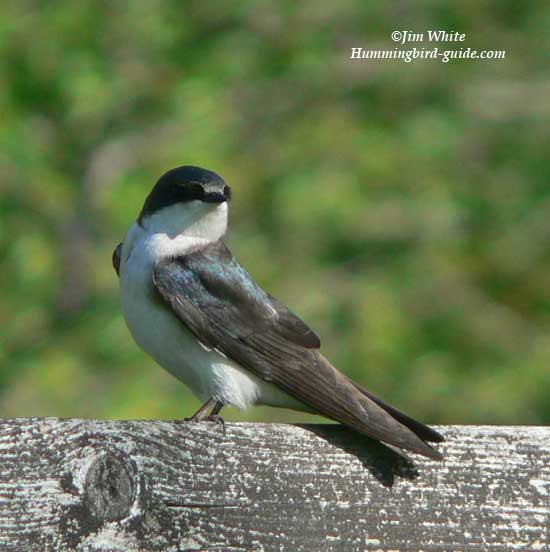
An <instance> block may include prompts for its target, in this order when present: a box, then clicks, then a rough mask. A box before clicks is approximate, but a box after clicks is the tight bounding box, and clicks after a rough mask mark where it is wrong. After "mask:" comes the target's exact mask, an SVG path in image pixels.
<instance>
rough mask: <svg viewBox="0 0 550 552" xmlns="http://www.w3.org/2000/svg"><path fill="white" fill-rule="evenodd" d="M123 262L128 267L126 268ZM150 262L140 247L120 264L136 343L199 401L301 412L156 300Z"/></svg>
mask: <svg viewBox="0 0 550 552" xmlns="http://www.w3.org/2000/svg"><path fill="white" fill-rule="evenodd" d="M122 263H124V265H123V264H122ZM151 266H152V264H151V262H150V260H149V259H147V258H146V249H141V248H136V249H135V250H134V251H133V253H132V255H131V256H130V258H129V259H128V260H127V262H126V259H124V258H123V259H122V260H121V273H120V276H121V280H120V284H121V285H120V298H121V306H122V312H123V314H124V318H125V319H126V324H127V325H128V328H129V330H130V333H131V334H132V336H133V338H134V339H135V341H136V343H137V344H138V345H139V346H140V347H141V348H142V349H143V350H144V351H145V352H146V353H147V354H149V355H150V356H152V357H153V358H154V359H155V360H156V361H157V362H158V363H159V364H160V365H161V366H162V367H163V368H165V369H166V370H168V372H170V373H171V374H173V375H174V376H175V377H176V378H178V379H179V380H180V381H182V382H183V383H185V384H186V385H187V386H188V387H189V388H190V389H191V391H193V393H194V394H195V395H196V396H197V397H199V398H200V399H201V400H207V399H209V398H210V397H215V398H216V399H218V400H220V401H221V402H223V403H224V404H228V405H233V406H236V407H237V408H241V409H244V408H247V407H249V406H251V405H253V404H266V405H270V406H281V407H286V408H294V409H299V410H301V409H302V408H303V407H302V405H301V404H300V403H299V402H297V401H296V400H295V399H293V398H292V397H290V396H289V395H287V394H286V393H284V392H283V391H281V390H280V389H278V388H277V387H275V386H274V385H272V384H270V383H267V382H265V381H263V380H261V379H259V378H257V377H256V376H254V375H253V374H252V373H250V372H249V371H247V370H245V369H244V368H241V367H240V366H239V365H238V364H237V363H236V362H234V361H232V360H231V359H228V358H226V357H225V356H223V355H222V354H220V353H219V352H217V351H216V350H210V349H207V348H206V347H204V346H203V345H202V344H200V343H199V342H198V341H197V340H196V339H195V337H194V336H193V335H192V334H191V333H190V332H189V331H188V330H187V328H185V326H184V325H183V323H181V322H180V321H179V320H178V319H177V318H176V315H175V314H173V312H172V311H171V310H170V308H169V307H168V306H167V305H166V306H165V305H164V304H163V303H162V300H161V299H160V296H159V299H158V301H154V300H153V299H152V295H151V293H152V292H153V293H154V290H153V289H152V287H151V286H150V282H152V276H151Z"/></svg>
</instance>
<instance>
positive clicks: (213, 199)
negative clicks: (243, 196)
mask: <svg viewBox="0 0 550 552" xmlns="http://www.w3.org/2000/svg"><path fill="white" fill-rule="evenodd" d="M203 201H204V202H206V203H223V202H224V201H227V196H226V195H225V194H223V193H221V192H206V193H205V194H204V198H203Z"/></svg>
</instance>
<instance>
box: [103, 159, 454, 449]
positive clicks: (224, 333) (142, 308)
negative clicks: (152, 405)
mask: <svg viewBox="0 0 550 552" xmlns="http://www.w3.org/2000/svg"><path fill="white" fill-rule="evenodd" d="M231 195H232V191H231V188H230V187H229V186H228V185H227V184H226V183H225V181H224V180H223V178H222V177H220V176H219V175H218V174H216V173H215V172H213V171H210V170H207V169H204V168H201V167H196V166H191V165H184V166H180V167H176V168H174V169H171V170H169V171H168V172H166V173H165V174H163V175H162V176H161V177H160V179H159V180H158V181H157V183H156V184H155V186H154V187H153V189H152V191H151V192H150V193H149V195H148V196H147V197H146V199H145V202H144V204H143V208H142V209H141V211H140V213H139V216H138V217H137V220H136V221H135V222H134V223H133V224H132V225H131V226H130V228H129V230H128V232H127V233H126V235H125V237H124V240H123V242H122V243H120V244H118V246H117V247H116V248H115V250H114V252H113V257H112V261H113V266H114V269H115V271H116V273H117V275H118V277H119V282H120V285H119V289H120V304H121V309H122V313H123V316H124V318H125V320H126V324H127V326H128V329H129V331H130V333H131V335H132V337H133V339H134V340H135V342H136V343H137V345H138V346H139V347H140V348H141V349H142V350H143V351H145V352H146V353H147V354H148V355H150V356H151V357H152V358H153V359H154V360H155V361H156V362H157V363H158V364H159V365H160V366H162V367H163V368H165V369H166V370H167V371H168V372H170V373H171V374H172V375H173V376H175V377H176V378H177V379H179V380H180V381H182V382H183V383H184V384H186V385H187V386H188V387H189V388H190V389H191V391H192V392H193V393H194V394H195V395H196V396H197V397H198V398H199V399H201V401H203V404H202V406H201V407H200V408H199V410H198V411H197V412H196V413H195V414H194V415H193V416H192V417H191V418H188V419H189V420H191V421H195V422H204V421H218V422H219V421H220V420H221V418H220V416H219V413H220V411H221V409H222V408H223V407H224V406H234V407H237V408H238V409H241V410H242V409H246V408H248V407H250V406H253V405H268V406H274V407H281V408H291V409H294V410H298V411H304V412H313V413H317V414H321V415H323V416H325V417H327V418H330V419H333V420H335V421H337V422H340V423H341V424H343V425H345V426H347V427H349V428H350V429H352V430H354V431H355V432H358V433H360V434H362V435H364V436H367V437H370V438H373V439H375V440H378V441H382V442H383V443H386V444H389V445H391V446H393V447H397V448H399V449H403V450H406V451H410V452H413V453H417V454H420V455H423V456H425V457H428V458H430V459H434V460H440V459H442V455H441V453H440V452H439V451H438V450H437V449H436V448H434V446H433V445H432V443H439V442H442V441H443V440H444V438H443V436H442V435H441V434H440V433H438V432H437V431H435V430H434V429H432V428H430V427H429V426H427V425H424V424H422V423H420V422H418V421H416V420H414V419H413V418H411V417H409V416H408V415H406V414H404V413H403V412H401V411H399V410H397V409H396V408H393V407H392V406H390V405H389V404H387V403H386V402H384V401H383V400H381V399H379V398H378V397H376V396H375V395H373V394H372V393H371V392H370V391H368V390H367V389H365V388H364V387H362V386H361V385H359V384H358V383H356V382H354V381H352V380H351V379H350V378H348V377H347V376H346V375H344V374H343V373H342V372H340V371H339V370H338V369H337V368H335V367H334V366H333V365H332V364H331V363H330V362H329V360H327V359H326V358H325V357H324V356H323V354H322V353H321V351H320V347H321V342H320V339H319V337H318V336H317V334H316V333H315V332H314V331H313V330H312V329H311V328H310V327H309V326H308V325H307V324H306V323H305V322H304V321H302V320H301V319H300V318H299V317H298V316H297V315H296V314H294V312H292V311H291V310H290V309H289V308H288V307H286V306H285V305H284V304H283V303H282V302H281V301H279V300H278V299H276V298H275V297H273V296H272V295H270V294H269V293H267V292H266V291H264V290H263V289H262V288H261V287H260V286H259V285H258V284H257V283H256V282H255V281H254V279H253V278H252V277H251V276H250V274H249V273H248V272H247V271H246V270H245V269H244V268H243V267H242V266H241V265H240V264H239V262H238V261H237V260H236V259H235V257H234V256H233V254H232V253H231V251H230V250H229V248H228V247H227V245H226V244H225V242H224V239H223V238H224V236H225V234H226V231H227V226H228V211H229V202H230V200H231Z"/></svg>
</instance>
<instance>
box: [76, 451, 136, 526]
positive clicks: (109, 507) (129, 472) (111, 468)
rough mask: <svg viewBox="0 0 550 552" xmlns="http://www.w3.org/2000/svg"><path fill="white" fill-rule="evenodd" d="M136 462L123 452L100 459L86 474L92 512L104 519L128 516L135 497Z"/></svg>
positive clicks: (110, 519) (103, 456)
mask: <svg viewBox="0 0 550 552" xmlns="http://www.w3.org/2000/svg"><path fill="white" fill-rule="evenodd" d="M134 474H135V469H134V465H133V463H131V462H130V461H129V459H127V458H126V457H125V456H124V455H123V454H122V453H120V452H118V451H117V452H116V453H114V452H107V453H105V454H103V455H102V456H100V457H99V458H96V460H94V462H93V463H92V465H91V466H90V468H89V470H88V473H87V475H86V499H85V500H86V502H87V503H88V507H89V508H90V512H91V513H92V514H93V515H94V516H95V517H96V518H99V519H101V520H104V521H115V520H119V519H122V518H125V517H127V516H128V515H129V514H130V509H131V507H132V504H133V502H134V497H135V478H134Z"/></svg>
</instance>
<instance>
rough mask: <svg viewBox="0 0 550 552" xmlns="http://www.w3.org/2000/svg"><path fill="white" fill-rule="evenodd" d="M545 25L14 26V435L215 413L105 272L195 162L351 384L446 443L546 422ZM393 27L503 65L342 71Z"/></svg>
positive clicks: (9, 64)
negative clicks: (434, 33)
mask: <svg viewBox="0 0 550 552" xmlns="http://www.w3.org/2000/svg"><path fill="white" fill-rule="evenodd" d="M549 27H550V4H549V3H548V2H542V1H541V2H538V1H531V2H520V3H518V2H513V1H511V0H499V1H494V2H489V1H488V2H482V3H479V2H473V1H464V0H463V1H460V2H458V1H457V2H450V1H448V2H436V1H435V0H434V1H425V2H421V3H415V4H414V7H413V3H407V2H393V1H388V2H364V1H360V0H357V1H353V0H347V1H343V2H338V3H334V2H328V1H323V0H321V1H319V0H315V1H313V0H306V1H301V2H290V1H288V2H267V1H254V2H252V1H242V2H227V3H222V2H213V1H204V0H203V1H200V2H199V1H190V2H179V1H178V2H176V1H162V2H160V1H158V2H154V1H148V2H127V3H126V2H101V1H99V2H72V1H68V0H67V1H55V2H49V3H47V4H45V3H42V2H31V1H21V2H4V3H2V4H1V5H0V82H1V87H0V105H1V111H2V124H1V125H0V191H1V202H0V274H1V276H0V278H1V279H0V282H1V284H0V364H1V368H0V412H1V415H3V416H30V415H39V416H47V415H55V416H89V417H114V418H132V417H139V418H144V417H152V418H180V417H183V416H188V415H190V414H191V413H192V412H193V410H194V409H195V408H196V407H197V406H198V402H197V400H196V399H194V398H193V397H192V396H191V395H190V393H189V392H188V391H187V390H186V388H185V387H184V386H183V385H181V384H180V383H178V382H177V381H176V380H174V379H172V378H171V376H169V375H168V374H166V373H165V372H164V371H162V370H161V369H159V368H158V367H157V366H155V365H154V363H153V361H152V360H150V359H149V358H147V357H146V356H145V355H144V354H143V353H142V352H141V351H140V350H138V348H137V347H136V345H135V344H134V343H133V341H132V340H131V338H130V336H129V334H128V331H127V329H126V327H125V324H124V321H123V319H122V316H121V313H120V310H119V307H118V296H117V293H118V292H117V286H118V283H117V279H116V277H115V273H114V271H113V270H112V268H111V252H112V250H113V248H114V246H115V245H116V244H117V243H118V242H119V241H121V240H122V238H123V236H124V233H125V230H126V229H127V227H128V226H129V225H130V224H131V222H132V221H133V220H134V219H135V217H136V215H137V213H138V211H139V209H140V208H141V204H142V202H143V199H144V197H145V195H146V194H147V193H148V191H149V190H150V188H151V187H152V185H153V184H154V182H155V180H156V178H158V176H159V175H160V174H162V173H163V172H164V171H165V170H167V169H169V168H171V167H173V166H177V165H181V164H196V165H201V166H204V167H207V168H210V169H213V170H215V171H217V172H218V173H220V174H221V175H222V176H223V177H224V178H225V179H226V180H227V182H228V183H229V184H230V185H231V186H232V187H233V191H234V201H233V202H232V205H231V209H232V210H231V232H230V236H229V244H230V246H231V247H232V249H233V251H234V253H235V254H236V255H237V256H238V258H240V260H241V261H242V262H243V264H244V265H245V266H247V267H248V269H249V270H250V272H251V273H252V274H253V275H254V276H255V277H256V279H257V280H258V281H259V282H260V283H261V284H262V285H263V286H264V287H265V288H266V289H268V290H269V291H271V292H272V293H273V294H274V295H276V296H278V297H280V298H281V299H282V300H284V301H285V302H287V303H288V304H289V305H290V306H292V308H293V309H294V310H295V311H296V312H298V313H299V314H300V315H301V316H302V317H303V318H304V319H305V320H306V321H307V322H308V323H310V325H311V326H312V327H313V328H315V329H316V330H317V331H318V333H319V334H320V335H321V336H322V340H323V350H324V352H325V353H326V354H327V355H328V356H329V358H331V359H332V360H333V362H334V363H335V364H336V365H337V366H338V367H340V368H341V369H342V370H343V371H345V372H346V373H347V374H349V375H350V376H352V377H353V378H355V379H357V380H358V381H360V382H361V383H363V384H365V385H367V386H368V387H369V388H370V389H372V390H373V391H375V392H377V393H378V394H380V395H381V396H383V397H385V398H387V399H388V400H391V401H392V402H393V403H395V404H397V405H399V406H400V407H402V408H403V409H405V410H407V411H409V412H410V413H411V414H413V415H415V416H417V417H419V418H421V419H423V420H425V421H429V422H438V423H493V422H494V423H501V424H516V423H530V424H538V423H546V424H548V423H549V422H550V401H549V399H548V396H549V373H550V371H549V366H550V331H549V330H550V309H549V307H550V254H549V246H550V193H549V191H550V190H549V178H548V175H549V172H550V158H549V156H548V136H549V130H550V125H549V122H550V103H549V100H548V98H549V97H550V77H549V73H548V51H549V46H550V45H549V34H548V32H547V31H548V28H549ZM396 29H398V30H403V29H408V30H413V31H416V32H420V31H426V30H427V29H447V30H458V31H460V32H464V33H466V34H467V39H466V43H465V44H464V45H463V46H465V47H468V46H469V47H472V48H477V49H497V50H501V49H505V50H506V53H507V57H506V60H505V61H473V60H462V61H460V60H455V61H451V62H449V63H447V64H444V63H441V62H440V61H423V62H415V63H410V64H406V63H404V62H402V61H352V60H350V59H349V53H350V48H351V47H352V46H362V47H364V48H372V49H393V48H394V47H395V44H394V43H392V42H391V40H390V33H391V31H393V30H396ZM409 46H410V45H409ZM417 46H419V45H417ZM420 46H429V45H428V44H422V45H420ZM460 46H462V45H460ZM407 47H408V46H407ZM456 47H457V46H456V45H453V44H451V45H450V49H454V48H456ZM226 417H227V418H229V419H233V418H239V419H249V420H262V419H266V420H295V421H297V420H304V419H306V417H305V416H304V415H301V414H298V413H293V412H286V411H282V410H271V409H267V408H263V409H261V408H260V409H253V410H251V411H249V412H247V413H245V414H239V413H236V412H232V411H228V413H227V414H226Z"/></svg>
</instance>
